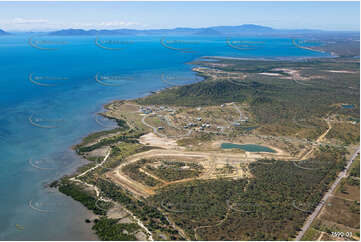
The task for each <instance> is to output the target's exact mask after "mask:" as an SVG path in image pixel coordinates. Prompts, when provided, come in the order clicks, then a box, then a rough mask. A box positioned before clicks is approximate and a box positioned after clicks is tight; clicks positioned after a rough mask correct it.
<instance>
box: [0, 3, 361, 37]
mask: <svg viewBox="0 0 361 242" xmlns="http://www.w3.org/2000/svg"><path fill="white" fill-rule="evenodd" d="M241 24H259V25H265V26H270V27H274V28H281V29H304V28H307V29H323V30H353V31H359V28H360V3H359V2H0V28H1V29H4V30H8V31H14V30H16V31H21V30H26V31H29V30H54V29H63V28H83V29H93V28H94V29H117V28H132V29H150V28H175V27H209V26H217V25H241Z"/></svg>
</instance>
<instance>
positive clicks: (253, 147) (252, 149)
mask: <svg viewBox="0 0 361 242" xmlns="http://www.w3.org/2000/svg"><path fill="white" fill-rule="evenodd" d="M221 148H222V149H241V150H245V151H248V152H270V153H275V152H276V151H275V150H273V149H271V148H269V147H266V146H262V145H254V144H246V145H239V144H232V143H223V144H222V145H221Z"/></svg>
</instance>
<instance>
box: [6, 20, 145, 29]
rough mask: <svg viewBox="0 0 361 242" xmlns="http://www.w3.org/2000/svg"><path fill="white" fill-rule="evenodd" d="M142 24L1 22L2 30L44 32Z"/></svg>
mask: <svg viewBox="0 0 361 242" xmlns="http://www.w3.org/2000/svg"><path fill="white" fill-rule="evenodd" d="M145 26H146V25H142V24H140V23H136V22H131V21H107V22H106V21H103V22H75V23H64V22H63V23H58V22H51V21H49V20H47V19H24V18H14V19H7V20H0V28H2V29H5V30H16V31H42V30H59V29H66V28H82V29H117V28H131V27H133V28H136V27H138V28H139V27H143V28H144V27H145Z"/></svg>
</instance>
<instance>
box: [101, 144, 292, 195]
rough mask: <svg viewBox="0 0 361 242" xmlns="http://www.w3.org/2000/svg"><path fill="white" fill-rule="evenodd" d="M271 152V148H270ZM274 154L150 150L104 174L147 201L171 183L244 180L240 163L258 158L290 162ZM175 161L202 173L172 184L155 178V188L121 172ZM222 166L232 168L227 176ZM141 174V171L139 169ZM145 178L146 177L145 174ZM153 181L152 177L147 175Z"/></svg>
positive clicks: (285, 157)
mask: <svg viewBox="0 0 361 242" xmlns="http://www.w3.org/2000/svg"><path fill="white" fill-rule="evenodd" d="M273 148H274V147H273ZM275 150H277V151H278V152H277V153H267V154H266V153H251V152H244V153H239V152H236V153H234V152H227V151H225V152H223V151H207V152H201V151H181V150H179V149H169V148H168V149H153V150H150V151H146V152H142V153H138V154H135V155H132V156H130V157H129V158H128V159H127V161H126V162H124V163H122V164H121V165H119V166H118V167H116V168H115V169H114V171H112V172H108V173H107V174H106V176H107V177H108V178H110V179H111V180H112V181H114V182H115V183H117V184H119V185H121V186H123V187H124V188H126V189H127V190H129V191H130V192H132V193H133V194H134V195H136V196H141V197H148V196H149V195H153V194H155V193H156V191H157V190H158V189H159V188H161V187H165V186H168V185H171V184H175V183H184V182H189V181H192V180H195V179H203V180H206V179H217V178H219V177H220V176H221V177H224V178H234V179H237V178H244V177H245V176H246V175H247V174H246V173H245V172H243V170H242V167H241V166H240V164H241V163H245V164H249V162H254V161H255V160H257V159H260V158H265V157H267V158H277V159H284V160H288V159H290V156H289V155H287V154H286V153H285V152H283V151H282V150H280V149H277V148H275ZM164 157H167V158H170V157H171V158H175V159H177V158H178V159H181V160H182V159H190V158H192V159H193V162H198V163H199V164H200V165H202V166H203V167H204V171H203V172H202V174H201V175H200V176H199V177H196V178H186V179H181V180H177V181H172V182H166V181H164V180H162V179H160V178H158V177H156V178H155V179H157V180H158V181H161V185H158V186H155V187H149V186H146V185H144V184H142V183H140V182H139V181H135V180H133V179H131V178H130V177H128V176H127V175H126V174H125V173H124V172H123V171H122V168H124V167H125V166H127V165H129V164H131V163H134V162H137V161H139V160H140V159H159V158H164ZM226 165H228V166H232V167H233V169H234V170H233V172H231V173H226V174H225V173H222V172H219V171H221V169H222V168H224V167H225V166H226ZM140 171H141V172H142V169H140ZM143 172H144V170H143ZM146 175H149V174H146ZM151 176H152V177H153V178H154V175H153V174H152V175H151Z"/></svg>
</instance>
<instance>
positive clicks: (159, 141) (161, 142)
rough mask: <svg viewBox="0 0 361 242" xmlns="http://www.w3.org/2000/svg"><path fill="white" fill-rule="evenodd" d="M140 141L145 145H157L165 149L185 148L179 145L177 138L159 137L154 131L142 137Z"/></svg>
mask: <svg viewBox="0 0 361 242" xmlns="http://www.w3.org/2000/svg"><path fill="white" fill-rule="evenodd" d="M139 142H140V143H141V144H143V145H150V146H156V147H160V148H164V149H184V148H183V147H179V146H178V145H177V141H176V140H175V139H171V138H167V137H159V136H157V135H155V134H154V133H148V134H145V135H143V136H141V137H140V139H139Z"/></svg>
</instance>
